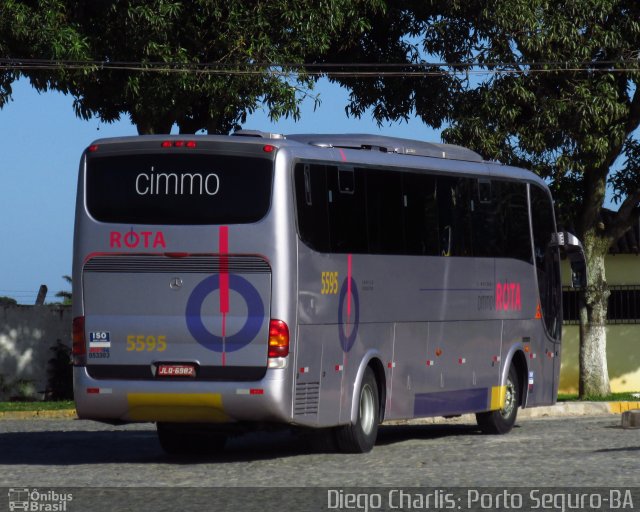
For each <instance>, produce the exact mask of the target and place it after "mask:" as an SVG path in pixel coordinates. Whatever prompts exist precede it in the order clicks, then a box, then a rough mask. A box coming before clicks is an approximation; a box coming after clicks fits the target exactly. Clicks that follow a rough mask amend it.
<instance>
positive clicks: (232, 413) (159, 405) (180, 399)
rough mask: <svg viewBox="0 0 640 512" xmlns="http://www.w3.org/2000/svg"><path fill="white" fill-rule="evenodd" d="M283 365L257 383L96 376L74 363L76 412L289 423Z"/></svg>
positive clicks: (107, 417)
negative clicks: (108, 378)
mask: <svg viewBox="0 0 640 512" xmlns="http://www.w3.org/2000/svg"><path fill="white" fill-rule="evenodd" d="M285 371H286V369H270V370H267V373H266V375H265V376H264V378H262V379H261V380H260V381H256V382H211V381H185V380H181V381H177V380H162V381H160V380H153V381H143V380H102V379H101V380H97V379H94V378H92V377H90V376H89V375H88V373H87V371H86V367H84V366H78V367H75V368H74V375H73V379H74V396H75V402H76V410H77V413H78V417H79V418H81V419H91V420H97V421H105V422H125V423H130V422H175V423H236V422H253V421H256V422H278V423H290V422H291V415H290V405H289V404H290V403H291V399H290V396H289V395H288V392H287V391H288V390H287V389H286V386H285V383H286V379H285V374H284V372H285Z"/></svg>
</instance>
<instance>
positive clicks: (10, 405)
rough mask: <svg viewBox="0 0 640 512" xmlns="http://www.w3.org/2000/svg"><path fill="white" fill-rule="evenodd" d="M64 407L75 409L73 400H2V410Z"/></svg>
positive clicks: (56, 408) (54, 409)
mask: <svg viewBox="0 0 640 512" xmlns="http://www.w3.org/2000/svg"><path fill="white" fill-rule="evenodd" d="M62 409H75V404H74V403H73V401H71V400H61V401H60V402H0V412H13V411H59V410H62Z"/></svg>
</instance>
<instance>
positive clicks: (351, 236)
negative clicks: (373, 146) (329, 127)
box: [326, 165, 368, 254]
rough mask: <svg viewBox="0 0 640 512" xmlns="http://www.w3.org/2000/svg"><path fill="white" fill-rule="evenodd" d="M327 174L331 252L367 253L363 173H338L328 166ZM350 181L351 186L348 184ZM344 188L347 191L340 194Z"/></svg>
mask: <svg viewBox="0 0 640 512" xmlns="http://www.w3.org/2000/svg"><path fill="white" fill-rule="evenodd" d="M326 171H327V185H326V190H327V197H330V201H329V204H328V212H329V233H330V244H331V252H335V253H360V254H362V253H366V252H367V250H368V245H367V221H366V218H367V211H366V209H367V205H366V198H365V193H366V187H365V177H364V172H363V171H362V170H361V169H354V170H353V171H347V170H345V168H343V169H342V170H339V168H338V167H336V166H333V165H328V166H326ZM351 178H352V183H348V180H349V179H351ZM340 180H342V185H341V182H340ZM345 180H346V181H345ZM341 187H346V188H345V190H341ZM347 189H350V190H347Z"/></svg>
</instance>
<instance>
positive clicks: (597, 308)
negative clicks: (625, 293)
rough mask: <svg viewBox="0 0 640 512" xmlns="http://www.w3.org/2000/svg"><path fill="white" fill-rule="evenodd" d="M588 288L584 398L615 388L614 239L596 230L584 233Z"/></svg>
mask: <svg viewBox="0 0 640 512" xmlns="http://www.w3.org/2000/svg"><path fill="white" fill-rule="evenodd" d="M583 243H584V251H585V256H586V260H587V288H586V290H585V291H584V298H583V300H581V301H580V386H579V394H580V398H584V397H586V396H606V395H608V394H609V393H610V392H611V388H610V387H609V372H608V369H607V332H606V323H607V306H608V300H609V295H610V292H609V287H608V286H607V281H606V276H605V268H604V260H605V256H606V255H607V253H608V251H609V245H610V241H609V240H608V239H607V238H604V237H602V236H599V235H598V234H597V233H596V232H595V230H589V231H587V232H586V233H585V235H584V240H583Z"/></svg>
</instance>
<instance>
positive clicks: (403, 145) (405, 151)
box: [92, 130, 546, 187]
mask: <svg viewBox="0 0 640 512" xmlns="http://www.w3.org/2000/svg"><path fill="white" fill-rule="evenodd" d="M233 139H235V140H233ZM167 140H170V141H176V140H183V141H185V140H195V141H203V142H211V143H227V144H228V143H230V142H238V143H241V144H243V145H244V144H248V145H253V144H263V145H264V144H272V145H274V146H276V147H278V148H285V147H286V148H290V149H292V150H294V151H295V150H296V148H297V153H299V154H305V156H309V154H310V152H313V153H315V154H316V156H317V157H319V154H321V153H322V150H324V149H348V150H362V152H361V153H360V154H359V156H358V158H357V160H358V161H360V160H362V161H363V162H366V161H368V162H369V163H371V162H372V160H375V161H376V163H378V164H381V163H384V160H386V158H385V157H388V156H394V155H397V156H401V155H402V156H404V157H405V158H406V157H426V158H425V160H423V161H422V165H420V164H418V165H416V167H423V166H425V167H427V168H434V160H431V159H438V160H440V161H441V162H442V163H441V164H438V165H437V167H442V170H443V171H445V172H463V173H472V174H481V173H482V172H483V171H484V172H486V173H487V175H488V176H496V177H497V176H501V177H506V178H512V179H522V180H528V181H534V182H537V183H539V184H540V185H543V186H545V187H546V183H545V182H544V180H542V179H541V178H540V177H539V176H537V175H536V174H535V173H533V172H531V171H529V170H526V169H522V168H519V167H512V166H508V165H504V164H501V163H500V162H495V161H488V160H484V159H483V158H482V156H481V155H479V154H478V153H476V152H475V151H472V150H470V149H467V148H465V147H462V146H457V145H454V144H441V143H435V142H425V141H420V140H412V139H403V138H399V137H387V136H383V135H371V134H360V133H354V134H346V133H342V134H286V135H285V134H279V133H271V132H264V131H260V130H238V131H236V132H234V133H233V134H232V135H231V136H229V135H193V134H179V135H139V136H126V137H114V138H107V139H98V140H96V141H94V142H93V143H92V146H98V145H112V144H114V145H115V144H117V145H120V144H131V145H137V144H141V143H142V145H144V146H147V148H148V144H144V143H149V142H154V141H155V142H158V141H167ZM305 148H306V151H305V150H304V149H305ZM136 149H141V148H140V146H138V147H137V148H136ZM301 150H302V151H301ZM419 160H420V159H417V160H416V163H418V162H419ZM428 161H429V162H430V164H427V163H426V162H428ZM456 162H459V163H458V164H456Z"/></svg>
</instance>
